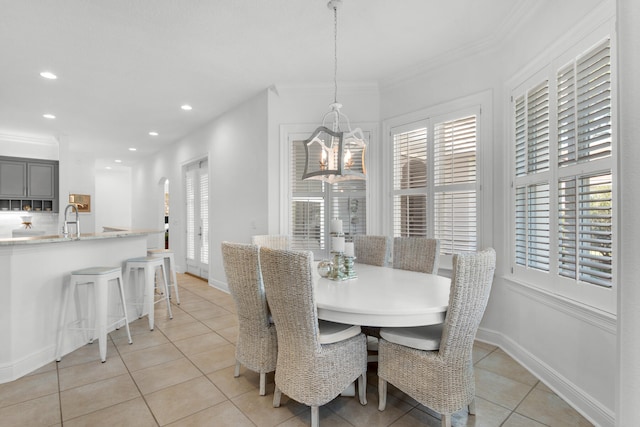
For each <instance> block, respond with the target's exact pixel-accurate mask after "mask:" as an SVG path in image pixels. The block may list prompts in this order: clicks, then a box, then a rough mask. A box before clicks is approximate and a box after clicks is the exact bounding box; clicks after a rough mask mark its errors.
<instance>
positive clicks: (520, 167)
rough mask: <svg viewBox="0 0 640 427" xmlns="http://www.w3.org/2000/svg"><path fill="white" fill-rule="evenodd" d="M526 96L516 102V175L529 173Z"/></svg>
mask: <svg viewBox="0 0 640 427" xmlns="http://www.w3.org/2000/svg"><path fill="white" fill-rule="evenodd" d="M524 105H525V104H524V96H521V97H519V98H518V99H516V102H515V141H516V147H515V154H516V156H515V161H516V167H515V170H516V176H522V175H525V174H526V173H527V131H526V125H527V122H526V120H525V115H524V114H525V108H524Z"/></svg>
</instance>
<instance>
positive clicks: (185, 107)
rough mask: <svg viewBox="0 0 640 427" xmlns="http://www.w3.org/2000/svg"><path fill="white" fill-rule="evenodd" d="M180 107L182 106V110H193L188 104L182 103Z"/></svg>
mask: <svg viewBox="0 0 640 427" xmlns="http://www.w3.org/2000/svg"><path fill="white" fill-rule="evenodd" d="M180 108H182V109H183V110H185V111H191V110H193V107H192V106H191V105H188V104H184V105H183V106H182V107H180Z"/></svg>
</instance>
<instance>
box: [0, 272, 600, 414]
mask: <svg viewBox="0 0 640 427" xmlns="http://www.w3.org/2000/svg"><path fill="white" fill-rule="evenodd" d="M178 282H179V284H180V299H181V302H182V304H180V305H179V306H178V305H174V306H173V314H174V318H173V319H172V320H169V319H168V318H167V316H166V311H165V310H166V307H165V308H164V309H163V308H162V305H161V304H158V305H157V308H156V328H155V330H154V331H149V329H148V322H147V319H146V318H143V319H139V320H136V321H134V322H132V323H131V332H132V334H133V344H132V345H129V344H128V343H127V339H126V336H125V332H124V329H121V330H119V331H114V332H112V333H111V334H110V335H109V342H108V352H107V362H106V363H100V359H99V355H98V346H97V344H91V345H86V346H84V347H82V348H80V349H78V350H76V351H74V352H73V353H71V354H68V355H66V356H64V357H63V359H62V361H61V362H60V363H55V362H52V363H50V364H48V365H46V366H44V367H42V368H41V369H38V370H37V371H35V372H33V373H31V374H30V375H27V376H25V377H22V378H20V379H18V380H16V381H13V382H11V383H7V384H0V426H3V427H4V426H62V425H64V426H158V425H161V426H165V425H169V426H216V427H224V426H231V427H242V426H260V427H268V426H282V427H285V426H286V427H296V426H307V425H309V422H310V421H309V420H310V410H309V408H307V407H305V406H303V405H301V404H298V403H297V402H295V401H293V400H290V399H287V398H286V396H284V395H283V400H282V406H281V407H280V408H273V406H272V398H273V388H274V385H273V374H270V375H268V376H267V382H268V387H267V395H266V396H259V394H258V388H259V377H258V374H256V373H253V372H250V371H247V370H245V369H242V370H241V375H240V377H239V378H234V377H233V369H234V364H235V359H234V342H235V339H236V334H237V321H236V317H235V314H234V312H235V308H234V304H233V300H232V298H231V296H229V295H228V294H226V293H224V292H222V291H220V290H217V289H214V288H211V287H209V286H208V285H207V283H206V282H204V281H202V280H200V279H197V278H194V277H191V276H188V275H178ZM474 363H475V372H476V383H477V387H476V396H477V397H476V401H477V415H476V416H468V415H467V414H466V412H465V411H461V412H460V413H458V414H455V415H454V418H453V425H454V426H476V427H479V426H483V427H491V426H505V427H538V426H591V424H590V423H589V422H588V421H587V420H586V419H584V418H583V417H582V416H581V415H580V414H578V413H577V412H576V411H575V410H574V409H572V408H571V407H570V406H569V405H567V404H566V403H565V402H564V401H563V400H562V399H560V398H559V397H558V396H556V395H555V394H554V393H553V392H552V391H551V390H550V389H549V388H548V387H546V386H545V385H543V384H542V383H541V382H540V381H538V379H536V378H535V377H534V376H533V375H531V374H530V373H529V372H528V371H527V370H526V369H524V368H523V367H522V366H520V365H519V364H518V363H516V362H515V361H514V360H513V359H511V358H510V357H509V356H508V355H507V354H506V353H505V352H503V351H502V350H500V349H499V348H496V347H494V346H491V345H487V344H483V343H481V342H477V343H476V345H475V347H474ZM368 376H369V378H368V383H369V385H368V389H367V399H368V405H366V406H361V405H360V404H359V403H358V399H357V398H354V397H337V398H336V399H334V400H333V401H332V402H330V403H328V404H327V405H325V406H323V407H321V409H320V417H321V418H320V421H321V424H322V425H324V426H338V427H340V426H367V427H375V426H393V427H408V426H440V420H439V419H438V418H437V416H434V414H433V413H432V412H431V411H430V410H429V409H428V408H425V407H424V406H422V405H419V404H417V403H416V402H415V401H414V400H412V399H411V398H409V397H408V396H406V395H405V394H404V393H402V392H400V391H399V390H397V389H395V388H394V387H393V386H391V385H389V396H388V399H387V408H386V410H385V411H384V412H379V411H378V409H377V407H378V396H377V383H378V381H377V376H376V374H375V365H371V371H370V372H369V374H368Z"/></svg>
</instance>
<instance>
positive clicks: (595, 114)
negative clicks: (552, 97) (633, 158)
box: [557, 40, 612, 167]
mask: <svg viewBox="0 0 640 427" xmlns="http://www.w3.org/2000/svg"><path fill="white" fill-rule="evenodd" d="M609 45H610V43H609V40H606V41H604V42H603V43H601V44H600V45H598V46H596V47H595V48H594V49H592V50H591V51H589V52H588V53H587V54H586V55H584V56H583V57H582V58H580V59H578V60H577V61H575V62H572V63H571V64H569V65H568V66H566V67H564V68H563V69H561V70H560V71H559V72H558V78H557V80H558V166H560V167H562V166H567V165H570V164H574V163H576V162H586V161H592V160H596V159H599V158H603V157H608V156H611V140H612V136H611V55H610V46H609Z"/></svg>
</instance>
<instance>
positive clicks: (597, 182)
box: [578, 174, 613, 286]
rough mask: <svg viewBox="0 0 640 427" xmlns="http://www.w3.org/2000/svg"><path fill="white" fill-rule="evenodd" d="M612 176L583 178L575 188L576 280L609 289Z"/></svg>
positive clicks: (610, 274) (610, 271)
mask: <svg viewBox="0 0 640 427" xmlns="http://www.w3.org/2000/svg"><path fill="white" fill-rule="evenodd" d="M611 178H612V177H611V174H605V175H595V176H589V177H582V178H580V180H579V186H578V201H579V203H578V217H579V220H580V222H579V224H580V227H579V230H580V231H579V233H578V248H579V268H578V272H579V275H578V279H579V280H580V281H582V282H587V283H591V284H594V285H601V286H611V279H612V268H611V262H612V257H611V252H612V246H613V244H612V243H613V242H612V222H611V221H612V216H611V205H612V203H611V202H612V199H611Z"/></svg>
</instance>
